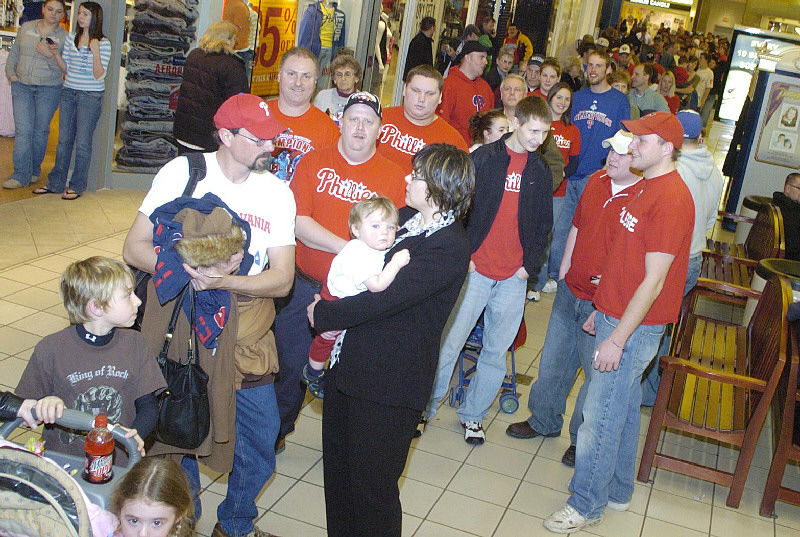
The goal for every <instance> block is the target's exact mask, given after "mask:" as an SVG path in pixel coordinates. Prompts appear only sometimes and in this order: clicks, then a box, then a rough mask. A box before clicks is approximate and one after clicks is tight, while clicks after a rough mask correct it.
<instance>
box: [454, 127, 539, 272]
mask: <svg viewBox="0 0 800 537" xmlns="http://www.w3.org/2000/svg"><path fill="white" fill-rule="evenodd" d="M509 136H511V134H506V135H505V136H503V137H502V138H501V139H500V140H497V141H496V142H493V143H491V144H488V145H484V146H481V147H479V148H478V149H476V150H475V151H474V152H473V153H472V161H473V162H474V163H475V196H474V197H473V200H472V211H471V212H470V214H469V219H468V221H467V236H468V237H469V243H470V248H471V251H472V252H475V251H476V250H477V249H478V248H479V247H480V245H481V244H482V243H483V241H484V239H486V236H487V235H488V234H489V230H490V229H491V227H492V223H493V222H494V219H495V216H496V215H497V210H498V209H499V208H500V201H501V200H502V199H503V191H504V188H505V182H506V172H507V171H508V164H509V162H511V157H509V155H508V152H507V151H506V142H505V141H506V139H507V138H508V137H509ZM518 220H519V240H520V242H521V243H522V250H523V256H522V264H523V266H524V267H525V270H526V271H527V272H528V276H530V277H534V276H536V274H538V273H539V268H540V267H541V265H542V261H543V259H542V258H543V254H544V250H545V248H546V247H547V237H548V235H549V234H550V230H551V229H552V227H553V177H552V174H551V172H550V168H548V166H547V164H545V163H544V161H543V160H542V158H541V157H540V156H539V155H538V153H536V152H534V153H529V154H528V162H527V164H526V165H525V169H524V170H523V172H522V180H521V181H520V189H519V210H518Z"/></svg>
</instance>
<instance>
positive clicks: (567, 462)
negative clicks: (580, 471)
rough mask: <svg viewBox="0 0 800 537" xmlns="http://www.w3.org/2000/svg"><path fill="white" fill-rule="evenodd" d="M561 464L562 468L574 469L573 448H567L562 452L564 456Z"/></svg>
mask: <svg viewBox="0 0 800 537" xmlns="http://www.w3.org/2000/svg"><path fill="white" fill-rule="evenodd" d="M561 463H562V464H563V465H564V466H569V467H570V468H575V446H569V447H568V448H567V450H566V451H565V452H564V456H563V457H561Z"/></svg>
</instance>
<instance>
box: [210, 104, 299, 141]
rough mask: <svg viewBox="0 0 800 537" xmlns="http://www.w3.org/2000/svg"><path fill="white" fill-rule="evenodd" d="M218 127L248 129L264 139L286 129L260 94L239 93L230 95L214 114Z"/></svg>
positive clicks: (273, 136)
mask: <svg viewBox="0 0 800 537" xmlns="http://www.w3.org/2000/svg"><path fill="white" fill-rule="evenodd" d="M214 125H215V126H216V127H217V128H218V129H247V130H248V131H250V132H251V133H252V134H253V135H254V136H258V137H259V138H261V139H263V140H267V139H272V138H275V137H276V136H277V135H279V134H280V133H282V132H283V131H284V130H286V127H284V126H283V125H281V124H280V123H278V121H277V120H276V119H275V115H274V114H272V113H271V112H270V109H269V105H268V104H267V103H266V101H264V99H262V98H261V97H259V96H258V95H252V94H250V93H239V94H237V95H234V96H233V97H229V98H228V100H227V101H225V102H224V103H222V104H221V105H220V107H219V108H218V109H217V113H216V114H214Z"/></svg>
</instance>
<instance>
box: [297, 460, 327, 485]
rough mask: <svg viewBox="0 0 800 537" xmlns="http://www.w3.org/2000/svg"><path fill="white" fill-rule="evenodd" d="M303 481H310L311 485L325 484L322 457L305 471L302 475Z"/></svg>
mask: <svg viewBox="0 0 800 537" xmlns="http://www.w3.org/2000/svg"><path fill="white" fill-rule="evenodd" d="M302 479H303V481H305V482H307V483H311V484H312V485H319V486H320V487H322V486H324V485H325V467H324V466H323V464H322V459H321V458H320V460H319V461H318V462H317V463H316V464H315V465H314V466H312V467H311V469H310V470H309V471H308V472H306V474H305V475H304V476H303V478H302Z"/></svg>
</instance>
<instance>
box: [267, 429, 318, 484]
mask: <svg viewBox="0 0 800 537" xmlns="http://www.w3.org/2000/svg"><path fill="white" fill-rule="evenodd" d="M288 438H292V439H294V438H295V437H294V435H290V436H289V437H288ZM320 460H322V451H319V450H316V449H311V448H308V447H306V446H303V445H300V444H295V443H294V442H286V450H285V451H284V452H283V453H280V454H279V455H278V456H277V457H276V458H275V461H276V462H275V464H276V466H275V471H276V472H277V473H279V474H281V475H285V476H289V477H294V478H295V479H299V478H300V477H302V476H303V475H304V474H305V473H306V472H308V471H309V470H310V469H311V467H312V466H314V465H315V464H316V463H317V462H318V461H320Z"/></svg>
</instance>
